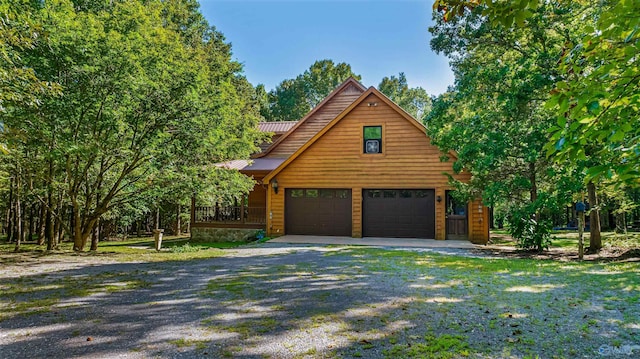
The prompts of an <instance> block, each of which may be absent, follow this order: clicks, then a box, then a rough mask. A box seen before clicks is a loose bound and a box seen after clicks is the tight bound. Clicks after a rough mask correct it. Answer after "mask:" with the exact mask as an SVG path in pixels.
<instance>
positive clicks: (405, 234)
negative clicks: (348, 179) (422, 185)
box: [362, 189, 436, 238]
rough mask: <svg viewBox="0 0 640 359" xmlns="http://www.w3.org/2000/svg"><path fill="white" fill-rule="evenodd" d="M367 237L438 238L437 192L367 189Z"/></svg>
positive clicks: (364, 223) (364, 221)
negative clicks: (436, 228) (436, 224)
mask: <svg viewBox="0 0 640 359" xmlns="http://www.w3.org/2000/svg"><path fill="white" fill-rule="evenodd" d="M362 196H363V205H362V211H363V213H362V235H363V236H364V237H400V238H435V234H436V230H435V217H436V216H435V191H434V190H429V189H408V190H395V189H394V190H386V189H366V190H364V191H363V193H362Z"/></svg>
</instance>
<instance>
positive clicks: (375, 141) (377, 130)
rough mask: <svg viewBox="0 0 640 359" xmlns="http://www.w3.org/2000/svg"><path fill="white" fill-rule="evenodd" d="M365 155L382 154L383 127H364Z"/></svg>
mask: <svg viewBox="0 0 640 359" xmlns="http://www.w3.org/2000/svg"><path fill="white" fill-rule="evenodd" d="M363 150H364V153H382V126H364V149H363Z"/></svg>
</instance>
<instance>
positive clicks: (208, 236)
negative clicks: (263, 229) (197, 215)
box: [191, 227, 258, 242]
mask: <svg viewBox="0 0 640 359" xmlns="http://www.w3.org/2000/svg"><path fill="white" fill-rule="evenodd" d="M257 231H258V230H257V229H236V228H201V227H195V228H191V241H192V242H250V241H252V240H254V237H255V235H256V232H257Z"/></svg>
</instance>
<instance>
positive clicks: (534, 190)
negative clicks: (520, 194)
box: [529, 162, 538, 203]
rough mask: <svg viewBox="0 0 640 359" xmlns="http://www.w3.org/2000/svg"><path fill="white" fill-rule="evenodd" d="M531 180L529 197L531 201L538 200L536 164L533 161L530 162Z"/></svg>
mask: <svg viewBox="0 0 640 359" xmlns="http://www.w3.org/2000/svg"><path fill="white" fill-rule="evenodd" d="M529 181H530V182H531V187H530V188H529V199H530V200H531V203H533V202H535V201H537V200H538V184H537V179H536V164H535V163H533V162H531V163H529Z"/></svg>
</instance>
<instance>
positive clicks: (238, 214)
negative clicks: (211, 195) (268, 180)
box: [194, 206, 267, 225]
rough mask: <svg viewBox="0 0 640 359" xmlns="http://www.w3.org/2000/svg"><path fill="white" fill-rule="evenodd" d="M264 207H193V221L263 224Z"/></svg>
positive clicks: (264, 219)
mask: <svg viewBox="0 0 640 359" xmlns="http://www.w3.org/2000/svg"><path fill="white" fill-rule="evenodd" d="M266 212H267V209H266V208H265V207H245V206H214V207H195V212H194V217H195V218H194V222H195V223H202V224H205V223H206V224H224V225H230V224H239V225H245V224H246V225H264V224H265V222H266Z"/></svg>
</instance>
